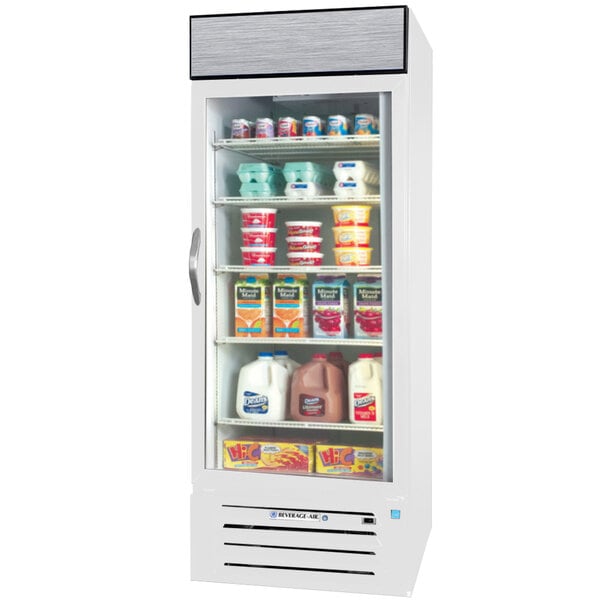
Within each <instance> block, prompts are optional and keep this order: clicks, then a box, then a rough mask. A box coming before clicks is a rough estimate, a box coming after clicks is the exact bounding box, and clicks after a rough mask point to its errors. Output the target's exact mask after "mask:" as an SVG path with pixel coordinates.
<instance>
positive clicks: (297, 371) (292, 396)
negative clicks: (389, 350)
mask: <svg viewBox="0 0 600 600" xmlns="http://www.w3.org/2000/svg"><path fill="white" fill-rule="evenodd" d="M381 360H382V359H381V356H379V357H378V358H376V357H375V356H374V355H373V354H366V353H365V354H359V356H358V360H356V361H355V362H353V363H351V364H350V363H348V361H346V360H345V359H344V357H343V356H342V354H341V353H340V352H332V353H330V354H329V356H327V355H325V354H320V353H316V354H313V356H312V360H311V361H310V362H308V363H306V364H304V365H300V364H298V363H297V362H296V361H294V360H292V359H291V358H290V357H289V356H288V354H287V352H286V351H284V350H280V351H278V352H276V353H275V356H274V355H273V354H272V353H271V352H260V353H259V354H258V358H257V359H256V360H254V361H252V362H250V363H248V364H246V365H244V366H243V367H242V368H241V369H240V373H239V376H238V385H237V393H236V412H237V414H238V416H239V418H240V419H246V420H250V421H285V420H288V419H290V418H291V419H292V420H294V421H304V422H313V423H340V422H342V421H346V422H347V421H349V422H350V423H361V424H367V425H381V424H382V422H383V372H382V370H383V366H382V362H381Z"/></svg>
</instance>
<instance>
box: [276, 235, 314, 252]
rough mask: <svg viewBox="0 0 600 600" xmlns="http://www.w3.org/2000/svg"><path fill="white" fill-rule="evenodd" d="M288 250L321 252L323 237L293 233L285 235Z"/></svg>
mask: <svg viewBox="0 0 600 600" xmlns="http://www.w3.org/2000/svg"><path fill="white" fill-rule="evenodd" d="M285 241H286V242H287V245H288V252H321V242H322V241H323V238H320V237H316V236H312V235H293V236H290V237H286V238H285Z"/></svg>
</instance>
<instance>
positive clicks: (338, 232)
mask: <svg viewBox="0 0 600 600" xmlns="http://www.w3.org/2000/svg"><path fill="white" fill-rule="evenodd" d="M333 173H334V175H335V179H336V182H335V187H334V190H333V191H334V194H335V195H336V196H337V197H338V198H360V197H362V196H372V195H376V194H378V193H379V170H378V169H377V167H375V166H374V165H373V164H371V163H369V162H365V161H362V160H350V161H338V162H336V163H335V165H334V167H333ZM332 210H333V221H334V227H333V237H334V240H335V248H334V249H333V253H334V255H335V264H336V265H338V266H359V267H363V266H368V265H370V264H371V253H372V251H373V249H372V248H371V245H370V241H371V230H372V227H370V226H369V218H370V215H371V207H370V206H369V205H368V204H339V205H336V206H332Z"/></svg>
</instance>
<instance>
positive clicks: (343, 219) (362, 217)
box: [331, 204, 371, 227]
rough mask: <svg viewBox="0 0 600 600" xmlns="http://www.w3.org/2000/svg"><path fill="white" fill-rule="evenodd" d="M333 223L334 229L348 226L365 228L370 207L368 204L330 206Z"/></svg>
mask: <svg viewBox="0 0 600 600" xmlns="http://www.w3.org/2000/svg"><path fill="white" fill-rule="evenodd" d="M331 210H333V222H334V225H335V226H336V227H345V226H348V225H354V226H359V227H362V226H365V225H368V224H369V217H370V215H371V207H370V206H369V205H368V204H338V205H336V206H332V207H331Z"/></svg>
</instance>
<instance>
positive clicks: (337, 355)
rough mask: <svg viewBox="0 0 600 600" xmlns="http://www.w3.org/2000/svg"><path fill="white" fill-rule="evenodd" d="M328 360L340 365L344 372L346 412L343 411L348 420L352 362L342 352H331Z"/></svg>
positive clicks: (345, 418) (344, 405) (345, 419)
mask: <svg viewBox="0 0 600 600" xmlns="http://www.w3.org/2000/svg"><path fill="white" fill-rule="evenodd" d="M327 360H328V361H329V362H330V363H331V364H332V365H335V366H336V367H339V368H340V369H341V370H342V373H344V402H343V407H344V412H343V416H342V418H343V420H344V421H347V420H348V400H347V398H348V369H349V368H350V363H349V362H348V361H347V360H346V359H345V358H344V355H343V354H342V353H341V352H330V353H329V354H328V355H327Z"/></svg>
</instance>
